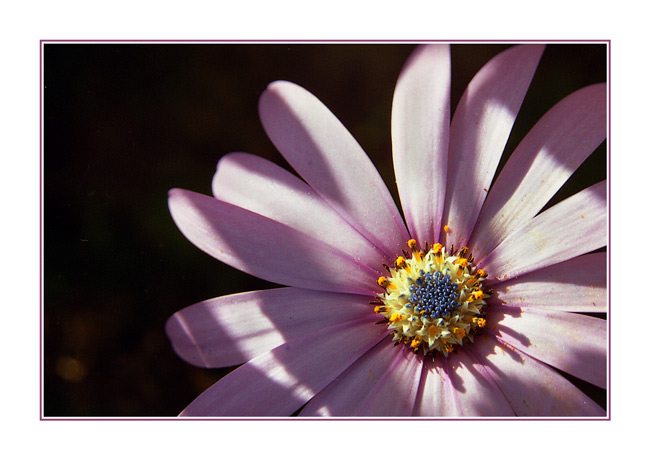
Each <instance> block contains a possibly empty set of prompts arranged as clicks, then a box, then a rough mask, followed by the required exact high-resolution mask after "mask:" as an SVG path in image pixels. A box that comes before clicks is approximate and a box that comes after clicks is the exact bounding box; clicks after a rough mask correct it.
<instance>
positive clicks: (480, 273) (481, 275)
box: [476, 268, 487, 278]
mask: <svg viewBox="0 0 650 460" xmlns="http://www.w3.org/2000/svg"><path fill="white" fill-rule="evenodd" d="M476 276H478V277H479V278H487V273H485V270H483V269H482V268H479V269H478V270H476Z"/></svg>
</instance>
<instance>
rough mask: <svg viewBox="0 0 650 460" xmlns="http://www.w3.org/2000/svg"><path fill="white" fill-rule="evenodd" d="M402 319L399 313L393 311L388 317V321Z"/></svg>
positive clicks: (392, 321)
mask: <svg viewBox="0 0 650 460" xmlns="http://www.w3.org/2000/svg"><path fill="white" fill-rule="evenodd" d="M403 319H404V318H403V317H402V316H401V315H400V314H399V313H393V314H392V315H390V319H389V320H388V321H390V322H391V323H394V322H395V321H401V320H403Z"/></svg>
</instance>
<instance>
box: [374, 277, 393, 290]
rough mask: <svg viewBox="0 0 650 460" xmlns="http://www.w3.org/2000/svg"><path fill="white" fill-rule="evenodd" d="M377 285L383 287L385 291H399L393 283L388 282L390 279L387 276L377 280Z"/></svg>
mask: <svg viewBox="0 0 650 460" xmlns="http://www.w3.org/2000/svg"><path fill="white" fill-rule="evenodd" d="M377 284H378V285H380V286H381V287H383V288H384V289H397V286H395V285H394V284H393V283H391V282H390V281H388V279H387V278H386V277H385V276H380V277H379V279H378V280H377Z"/></svg>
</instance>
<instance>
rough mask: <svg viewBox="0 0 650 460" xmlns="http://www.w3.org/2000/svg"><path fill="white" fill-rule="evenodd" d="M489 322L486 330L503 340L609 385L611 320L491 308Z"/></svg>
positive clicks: (602, 384)
mask: <svg viewBox="0 0 650 460" xmlns="http://www.w3.org/2000/svg"><path fill="white" fill-rule="evenodd" d="M487 323H488V325H487V326H486V332H487V333H488V334H492V335H494V336H495V337H497V339H499V340H500V341H502V342H503V343H505V344H507V345H510V346H512V347H515V348H517V349H518V350H521V351H522V352H524V353H526V354H527V355H529V356H532V357H533V358H536V359H539V360H540V361H542V362H544V363H546V364H550V365H551V366H553V367H556V368H558V369H560V370H562V371H564V372H567V373H569V374H571V375H574V376H576V377H578V378H580V379H582V380H586V381H587V382H589V383H593V384H594V385H597V386H599V387H601V388H605V386H606V384H607V321H605V320H602V319H599V318H594V317H591V316H586V315H581V314H578V313H566V312H558V311H546V310H541V309H537V308H509V307H491V308H489V309H488V310H487ZM491 325H492V326H491Z"/></svg>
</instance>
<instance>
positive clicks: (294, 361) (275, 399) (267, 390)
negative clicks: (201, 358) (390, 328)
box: [180, 316, 386, 417]
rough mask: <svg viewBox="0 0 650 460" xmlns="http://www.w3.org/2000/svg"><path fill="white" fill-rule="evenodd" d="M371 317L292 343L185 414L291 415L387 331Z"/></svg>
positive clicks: (237, 373) (215, 388)
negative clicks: (375, 323) (378, 325)
mask: <svg viewBox="0 0 650 460" xmlns="http://www.w3.org/2000/svg"><path fill="white" fill-rule="evenodd" d="M375 320H376V318H375V317H374V316H370V317H368V318H365V319H362V320H358V321H354V322H350V323H346V324H345V326H344V327H342V326H340V325H337V326H332V327H329V328H325V329H321V330H319V331H317V332H315V333H314V334H310V335H308V336H303V337H301V338H298V339H295V340H291V341H289V342H287V343H285V344H283V345H281V346H279V347H277V348H275V349H273V350H271V351H269V352H267V353H265V354H263V355H260V356H258V357H256V358H255V359H253V360H251V361H248V362H247V363H246V364H244V365H242V366H241V367H238V368H237V369H235V370H234V371H233V372H231V373H230V374H228V375H226V376H225V377H224V378H222V379H221V380H219V381H218V382H217V383H215V384H214V385H212V386H211V387H210V388H208V389H207V390H206V391H204V392H203V393H202V394H201V395H200V396H199V397H198V398H197V399H195V400H194V401H193V402H192V403H191V404H190V405H189V406H188V407H187V408H185V410H184V411H183V412H182V413H181V414H180V415H181V416H190V417H192V416H198V417H201V416H216V417H219V416H243V417H246V416H282V415H284V416H287V415H290V414H292V413H293V412H295V411H296V410H297V409H298V408H300V407H301V406H302V405H303V404H305V402H307V401H308V400H309V399H311V398H312V397H313V396H314V395H315V394H316V393H318V392H319V391H320V390H322V389H323V388H324V387H325V386H327V385H328V384H329V383H330V382H331V381H332V380H334V379H335V378H336V377H337V376H338V375H340V374H341V373H342V372H343V371H344V370H345V369H346V368H347V367H348V366H350V365H351V364H352V363H354V362H355V361H356V360H357V359H358V358H359V357H360V356H361V355H362V354H364V353H365V352H366V351H367V350H369V349H370V348H371V347H373V346H374V345H375V344H376V343H377V342H378V341H379V340H381V337H382V336H383V335H385V333H386V330H385V329H384V328H381V327H377V326H375V325H374V321H375Z"/></svg>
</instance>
